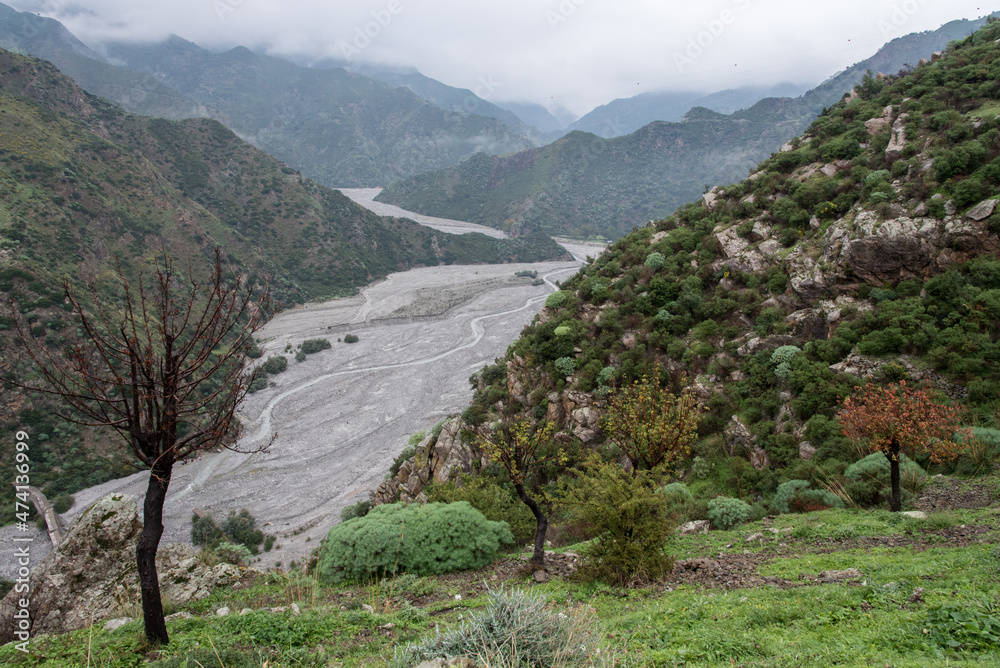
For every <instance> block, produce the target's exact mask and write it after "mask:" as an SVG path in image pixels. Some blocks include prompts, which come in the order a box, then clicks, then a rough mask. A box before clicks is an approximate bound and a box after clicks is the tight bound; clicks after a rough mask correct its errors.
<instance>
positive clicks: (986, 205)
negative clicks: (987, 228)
mask: <svg viewBox="0 0 1000 668" xmlns="http://www.w3.org/2000/svg"><path fill="white" fill-rule="evenodd" d="M996 208H997V200H995V199H988V200H986V201H984V202H980V203H979V204H977V205H976V206H974V207H972V208H971V209H969V211H968V212H967V213H966V214H965V216H966V217H967V218H971V219H972V220H975V221H976V222H978V221H981V220H986V219H987V218H989V217H990V216H992V215H993V211H994V210H995V209H996Z"/></svg>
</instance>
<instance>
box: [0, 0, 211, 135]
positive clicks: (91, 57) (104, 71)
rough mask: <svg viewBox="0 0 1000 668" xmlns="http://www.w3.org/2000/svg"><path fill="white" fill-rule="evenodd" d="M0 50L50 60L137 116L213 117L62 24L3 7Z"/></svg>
mask: <svg viewBox="0 0 1000 668" xmlns="http://www.w3.org/2000/svg"><path fill="white" fill-rule="evenodd" d="M0 48H4V49H7V50H9V51H14V52H17V53H23V54H27V55H31V56H34V57H36V58H42V59H43V60H48V61H49V62H51V63H53V64H55V66H56V67H58V68H59V70H60V71H61V72H63V73H64V74H66V75H68V76H70V77H72V78H73V79H74V80H75V81H76V82H77V83H78V84H80V86H81V87H82V88H84V89H85V90H87V91H88V92H90V93H93V94H94V95H97V96H99V97H103V98H105V99H107V100H111V101H112V102H117V103H119V104H121V105H123V106H125V107H126V108H127V109H129V110H130V111H132V112H133V113H137V114H143V115H149V116H160V117H162V118H173V119H177V118H192V117H198V116H207V115H210V114H209V111H208V110H207V109H205V108H204V107H203V106H201V105H199V104H198V103H196V102H194V101H193V100H191V99H189V98H187V97H185V96H184V95H182V94H180V93H179V92H177V91H176V90H174V89H172V88H170V87H169V86H167V85H166V84H164V83H163V82H161V81H159V80H157V79H156V78H155V77H152V76H150V75H148V74H140V73H137V72H132V71H129V70H126V69H124V68H121V67H116V66H114V65H110V64H108V63H106V62H104V60H103V58H102V56H100V55H99V54H97V53H96V52H94V51H93V50H91V49H90V48H89V47H88V46H86V45H85V44H84V43H83V42H81V41H80V40H78V39H77V38H76V37H75V36H73V34H72V33H70V32H69V31H68V30H67V29H66V28H65V27H64V26H63V25H62V24H61V23H59V22H58V21H56V20H54V19H49V18H45V17H41V16H37V15H35V14H31V13H28V12H18V11H16V10H14V9H12V8H11V7H9V6H7V5H5V4H2V3H0Z"/></svg>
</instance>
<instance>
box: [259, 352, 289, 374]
mask: <svg viewBox="0 0 1000 668" xmlns="http://www.w3.org/2000/svg"><path fill="white" fill-rule="evenodd" d="M261 368H262V369H263V370H264V373H267V374H270V375H272V376H273V375H274V374H277V373H281V372H282V371H285V370H287V369H288V358H287V357H285V356H284V355H278V356H277V357H268V358H267V361H266V362H264V365H263V366H262V367H261Z"/></svg>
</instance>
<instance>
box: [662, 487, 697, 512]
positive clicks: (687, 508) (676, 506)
mask: <svg viewBox="0 0 1000 668" xmlns="http://www.w3.org/2000/svg"><path fill="white" fill-rule="evenodd" d="M660 494H663V495H664V496H665V497H667V504H668V507H669V508H670V512H671V513H673V514H674V517H675V519H676V521H678V522H683V521H686V520H687V519H688V518H689V516H690V515H691V511H692V509H693V508H694V495H692V494H691V490H690V489H688V486H687V485H685V484H684V483H682V482H672V483H670V484H669V485H664V486H663V487H661V488H660Z"/></svg>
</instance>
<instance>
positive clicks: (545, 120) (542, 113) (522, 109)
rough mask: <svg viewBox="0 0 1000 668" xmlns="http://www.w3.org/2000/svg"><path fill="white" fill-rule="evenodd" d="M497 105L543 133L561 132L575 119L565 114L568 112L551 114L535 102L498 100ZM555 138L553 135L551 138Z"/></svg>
mask: <svg viewBox="0 0 1000 668" xmlns="http://www.w3.org/2000/svg"><path fill="white" fill-rule="evenodd" d="M497 105H498V106H500V107H502V108H504V109H507V110H509V111H512V112H514V113H515V114H517V116H518V118H520V119H521V120H522V121H524V122H525V123H527V124H528V125H530V126H531V127H533V128H536V129H538V130H539V131H540V132H542V133H544V134H553V133H557V134H561V133H562V132H563V131H564V130H565V129H566V125H567V124H568V123H569V122H571V121H573V120H575V118H572V117H569V116H567V115H566V114H568V113H569V112H565V113H560V114H558V115H557V114H553V113H552V112H551V111H549V110H548V109H546V108H545V107H543V106H542V105H540V104H537V103H535V102H498V103H497ZM564 111H565V110H564ZM557 138H558V137H553V139H557Z"/></svg>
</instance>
